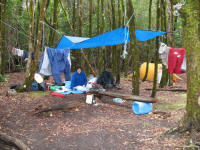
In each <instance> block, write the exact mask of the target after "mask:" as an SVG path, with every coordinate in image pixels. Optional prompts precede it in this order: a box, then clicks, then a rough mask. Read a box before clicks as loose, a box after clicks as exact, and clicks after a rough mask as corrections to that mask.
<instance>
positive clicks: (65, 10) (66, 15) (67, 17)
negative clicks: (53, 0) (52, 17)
mask: <svg viewBox="0 0 200 150" xmlns="http://www.w3.org/2000/svg"><path fill="white" fill-rule="evenodd" d="M59 2H60V5H61V8H62V10H63V12H64V14H65V17H66V19H67V23H68V25H69V27H70V29H71V32H72V34H73V35H74V28H73V27H72V24H71V22H70V18H69V13H68V10H67V9H65V8H64V6H63V3H62V0H59Z"/></svg>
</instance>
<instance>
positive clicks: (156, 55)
mask: <svg viewBox="0 0 200 150" xmlns="http://www.w3.org/2000/svg"><path fill="white" fill-rule="evenodd" d="M159 2H160V0H157V4H156V7H157V8H156V9H157V15H156V30H157V31H158V30H159V26H160V6H159V4H160V3H159ZM158 49H159V41H158V37H156V52H155V62H154V64H155V70H154V80H153V90H152V94H151V96H152V97H155V96H156V89H157V76H158V61H159V53H158Z"/></svg>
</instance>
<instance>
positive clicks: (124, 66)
mask: <svg viewBox="0 0 200 150" xmlns="http://www.w3.org/2000/svg"><path fill="white" fill-rule="evenodd" d="M120 3H121V7H122V12H123V14H124V15H123V16H122V20H123V21H124V22H123V23H124V24H125V20H126V16H125V13H126V12H125V7H126V5H125V3H124V0H120ZM127 45H128V44H127ZM122 67H123V68H122V69H123V72H124V77H125V78H127V76H128V55H127V57H126V58H125V59H124V60H123V65H122Z"/></svg>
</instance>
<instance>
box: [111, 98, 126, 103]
mask: <svg viewBox="0 0 200 150" xmlns="http://www.w3.org/2000/svg"><path fill="white" fill-rule="evenodd" d="M113 102H115V103H124V102H125V101H124V100H123V99H121V98H113Z"/></svg>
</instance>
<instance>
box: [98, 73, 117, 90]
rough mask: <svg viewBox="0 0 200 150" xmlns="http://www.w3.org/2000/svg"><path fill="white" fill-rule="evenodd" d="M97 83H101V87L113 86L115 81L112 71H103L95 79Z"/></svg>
mask: <svg viewBox="0 0 200 150" xmlns="http://www.w3.org/2000/svg"><path fill="white" fill-rule="evenodd" d="M97 84H100V85H102V86H103V88H113V87H114V86H115V81H114V78H113V75H112V73H111V72H109V71H103V72H102V73H101V74H100V76H99V78H98V80H97Z"/></svg>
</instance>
